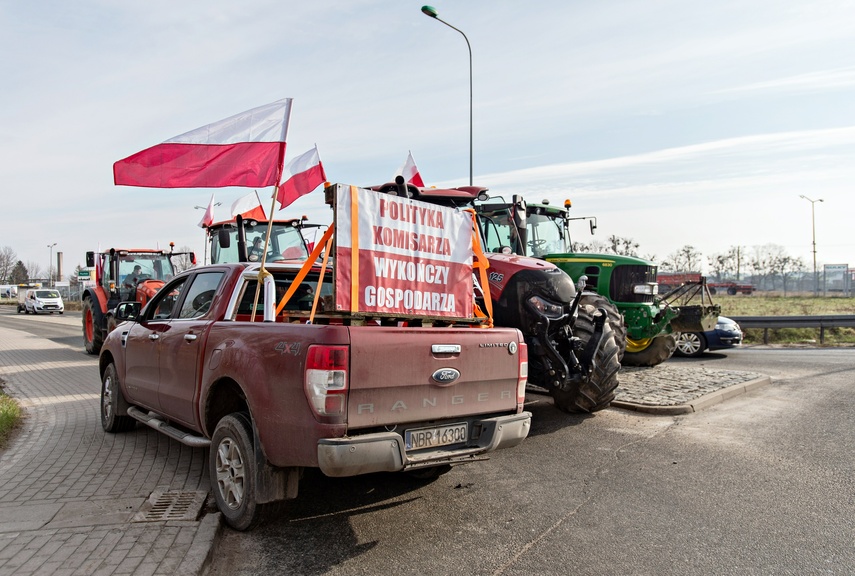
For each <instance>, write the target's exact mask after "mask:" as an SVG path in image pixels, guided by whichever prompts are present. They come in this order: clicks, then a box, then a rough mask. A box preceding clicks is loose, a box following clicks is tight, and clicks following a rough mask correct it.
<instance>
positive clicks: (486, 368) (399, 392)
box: [347, 326, 522, 430]
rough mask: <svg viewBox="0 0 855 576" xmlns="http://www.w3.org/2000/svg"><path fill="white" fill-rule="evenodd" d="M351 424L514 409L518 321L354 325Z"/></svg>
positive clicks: (350, 400)
mask: <svg viewBox="0 0 855 576" xmlns="http://www.w3.org/2000/svg"><path fill="white" fill-rule="evenodd" d="M350 333H351V348H350V350H351V357H350V378H349V380H350V391H349V395H348V408H347V422H348V428H349V429H351V430H353V429H354V428H367V427H373V426H381V425H395V424H405V423H408V422H425V421H433V420H442V419H448V418H455V417H458V416H470V415H474V414H489V413H495V412H504V413H507V412H508V411H517V408H518V406H517V404H518V402H517V395H518V376H519V363H520V346H519V343H520V342H521V340H522V339H521V335H520V333H519V332H518V331H517V330H515V329H505V328H502V329H480V328H406V329H403V330H402V329H401V328H399V327H390V328H386V327H379V326H370V327H369V326H364V327H351V329H350Z"/></svg>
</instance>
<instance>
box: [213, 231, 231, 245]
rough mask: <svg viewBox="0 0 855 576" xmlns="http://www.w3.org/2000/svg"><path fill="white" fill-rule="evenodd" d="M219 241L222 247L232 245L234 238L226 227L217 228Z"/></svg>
mask: <svg viewBox="0 0 855 576" xmlns="http://www.w3.org/2000/svg"><path fill="white" fill-rule="evenodd" d="M217 242H218V243H219V245H220V248H228V247H229V246H231V245H232V238H231V236H229V231H228V230H226V229H225V228H220V229H219V230H217Z"/></svg>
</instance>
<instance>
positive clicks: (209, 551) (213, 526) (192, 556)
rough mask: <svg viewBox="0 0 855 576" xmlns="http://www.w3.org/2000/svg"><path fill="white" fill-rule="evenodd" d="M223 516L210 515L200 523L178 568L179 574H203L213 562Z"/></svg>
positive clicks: (218, 514)
mask: <svg viewBox="0 0 855 576" xmlns="http://www.w3.org/2000/svg"><path fill="white" fill-rule="evenodd" d="M221 519H222V514H220V513H219V512H216V513H213V514H208V515H206V516H205V517H204V518H202V520H201V521H200V522H199V529H198V530H197V531H196V535H195V536H194V537H193V542H192V543H191V544H190V549H189V550H188V551H187V555H186V556H184V559H183V560H182V561H181V564H180V565H179V566H178V571H177V572H176V573H177V574H202V571H203V570H204V569H205V568H206V567H207V566H208V564H209V563H210V562H211V556H212V555H213V552H214V542H215V541H216V540H217V537H218V536H219V534H220V529H221V528H222V525H223V524H222V521H221Z"/></svg>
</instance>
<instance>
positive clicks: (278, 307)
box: [276, 223, 335, 316]
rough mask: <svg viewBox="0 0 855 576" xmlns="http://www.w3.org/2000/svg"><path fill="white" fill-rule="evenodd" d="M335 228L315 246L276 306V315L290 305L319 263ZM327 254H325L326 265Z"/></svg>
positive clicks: (318, 290) (328, 231) (330, 229)
mask: <svg viewBox="0 0 855 576" xmlns="http://www.w3.org/2000/svg"><path fill="white" fill-rule="evenodd" d="M334 228H335V223H333V225H331V226H330V227H329V228H327V231H326V232H324V235H323V236H321V240H320V241H319V242H318V243H317V244H315V249H314V250H312V253H311V254H310V255H309V259H308V260H306V261H305V262H304V263H303V266H302V267H301V268H300V271H299V272H297V276H296V277H295V278H294V281H293V282H292V283H291V285H290V286H289V287H288V291H287V292H285V296H283V297H282V300H280V301H279V304H277V305H276V315H277V316H278V315H279V313H280V312H282V309H283V308H285V305H286V304H287V303H288V300H290V299H291V296H293V295H294V292H296V291H297V288H298V287H299V286H300V282H302V281H303V278H305V277H306V275H307V274H308V273H309V270H311V269H312V266H313V265H314V263H315V262H317V261H318V257H319V256H320V255H321V250H323V249H324V245H325V244H326V243H327V242H328V241H329V239H330V238H332V233H333V229H334ZM326 257H327V254H324V264H326ZM320 289H321V283H320V282H318V288H317V290H316V291H317V292H320Z"/></svg>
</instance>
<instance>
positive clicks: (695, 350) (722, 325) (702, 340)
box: [674, 316, 742, 357]
mask: <svg viewBox="0 0 855 576" xmlns="http://www.w3.org/2000/svg"><path fill="white" fill-rule="evenodd" d="M741 344H742V329H741V328H740V327H739V324H737V323H736V322H734V321H733V320H731V319H730V318H726V317H724V316H719V317H718V320H717V321H716V324H715V328H713V329H712V330H709V331H707V332H679V333H677V349H676V350H675V351H674V354H675V355H676V356H688V357H696V356H700V355H701V354H703V353H704V351H706V350H723V349H725V348H733V347H735V346H739V345H741Z"/></svg>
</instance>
